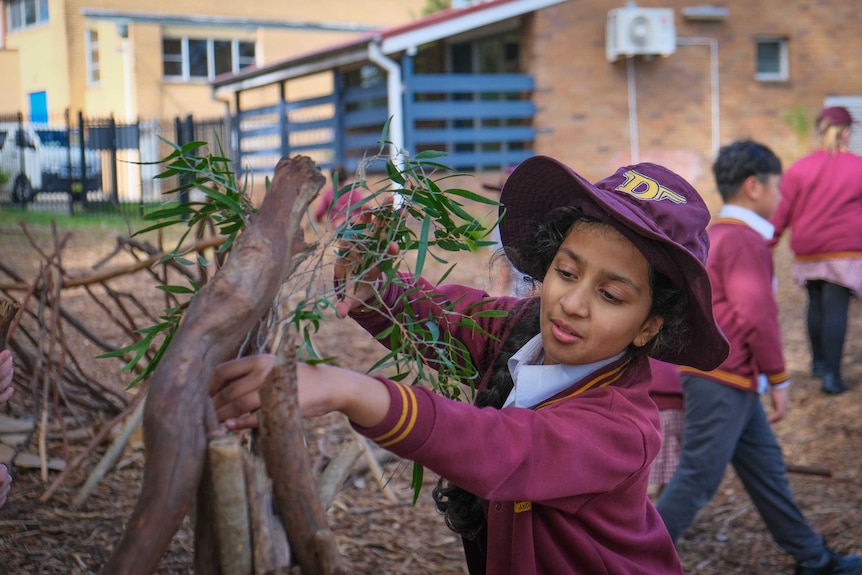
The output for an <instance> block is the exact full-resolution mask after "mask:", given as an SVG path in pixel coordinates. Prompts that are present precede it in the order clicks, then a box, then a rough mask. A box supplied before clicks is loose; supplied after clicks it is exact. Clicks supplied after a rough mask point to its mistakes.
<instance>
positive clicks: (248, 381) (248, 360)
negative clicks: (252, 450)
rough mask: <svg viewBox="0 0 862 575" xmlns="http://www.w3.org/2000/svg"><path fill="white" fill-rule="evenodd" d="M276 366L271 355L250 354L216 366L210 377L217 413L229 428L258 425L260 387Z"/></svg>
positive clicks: (219, 418)
mask: <svg viewBox="0 0 862 575" xmlns="http://www.w3.org/2000/svg"><path fill="white" fill-rule="evenodd" d="M273 365H275V356H274V355H270V354H259V355H248V356H245V357H241V358H239V359H234V360H231V361H227V362H225V363H223V364H221V365H219V366H218V367H216V370H215V372H214V373H213V377H212V379H211V380H210V396H211V397H212V398H213V405H214V406H215V410H216V416H217V417H218V420H219V421H220V422H222V423H224V424H225V426H226V427H227V428H228V429H250V428H253V427H257V426H258V421H257V412H258V410H259V409H260V386H261V385H262V384H263V382H264V380H266V377H267V375H269V372H270V371H271V370H272V366H273Z"/></svg>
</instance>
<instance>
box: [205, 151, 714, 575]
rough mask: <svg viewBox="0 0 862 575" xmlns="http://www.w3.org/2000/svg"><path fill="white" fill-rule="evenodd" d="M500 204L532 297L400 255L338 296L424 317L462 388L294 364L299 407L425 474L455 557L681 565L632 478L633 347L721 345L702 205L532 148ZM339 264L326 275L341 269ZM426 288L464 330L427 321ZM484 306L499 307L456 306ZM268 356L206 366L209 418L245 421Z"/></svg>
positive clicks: (231, 423) (369, 324) (637, 394)
mask: <svg viewBox="0 0 862 575" xmlns="http://www.w3.org/2000/svg"><path fill="white" fill-rule="evenodd" d="M501 203H502V204H503V207H502V208H501V210H505V212H504V216H503V218H502V221H501V223H500V232H501V238H502V243H503V246H504V248H505V250H506V254H507V256H508V257H509V259H510V260H511V261H512V263H513V265H514V266H515V267H516V268H517V269H518V270H519V271H520V272H521V273H523V274H524V275H526V276H530V277H533V278H536V279H537V280H539V281H540V282H541V284H540V288H539V296H538V297H534V298H528V299H518V298H512V297H501V298H491V297H489V296H488V294H487V293H485V292H483V291H481V290H477V289H472V288H469V287H465V286H455V285H442V286H435V285H433V284H431V283H430V282H427V281H425V280H424V279H422V278H415V277H412V276H409V275H407V274H402V275H401V276H400V278H399V281H390V282H387V283H385V284H384V285H383V287H381V288H380V289H379V291H378V289H377V288H376V287H375V283H376V281H375V280H376V279H377V277H378V276H379V275H380V270H371V271H370V272H367V275H366V276H365V277H364V279H365V280H368V281H362V282H354V284H353V285H354V286H355V287H354V288H353V290H354V291H352V292H351V295H350V297H348V298H347V299H345V300H343V301H341V302H339V304H338V308H339V310H340V311H341V312H342V313H343V314H349V315H350V316H351V317H352V318H353V319H354V320H356V321H357V322H359V323H360V324H361V325H362V326H363V327H364V328H365V329H367V330H368V331H369V332H371V333H374V334H376V333H380V332H381V331H382V330H384V329H387V328H388V327H389V326H391V325H392V322H391V320H390V319H389V316H386V315H383V314H382V313H380V312H378V311H377V310H378V309H380V308H381V307H383V306H385V307H386V309H387V310H390V311H392V310H394V312H395V313H396V316H397V314H398V313H409V314H410V315H411V317H412V318H414V319H415V318H427V320H428V321H436V322H438V327H439V330H440V331H441V332H446V333H448V334H449V335H450V336H451V337H453V338H457V339H458V340H460V341H461V342H462V343H463V344H464V346H465V348H466V349H467V350H468V351H469V353H470V356H471V360H472V362H473V365H474V366H475V367H476V368H477V370H478V373H479V375H480V383H479V384H478V386H477V389H478V390H479V393H478V394H477V397H476V401H475V404H469V403H466V402H462V401H455V400H451V399H448V398H445V397H442V396H440V395H437V394H435V393H433V392H431V391H430V390H428V389H425V388H422V387H418V386H409V385H404V384H401V383H397V382H393V381H392V380H390V379H387V378H386V377H383V376H371V375H367V374H364V373H358V372H355V371H352V370H349V369H342V368H338V367H334V366H331V365H314V366H312V365H307V364H302V363H301V364H299V365H298V366H297V376H298V386H299V391H298V393H299V403H300V408H301V410H302V413H303V416H305V417H314V416H318V415H323V414H326V413H329V412H332V411H339V412H342V413H344V414H345V415H346V416H347V417H348V418H349V419H350V421H351V422H352V423H353V425H354V426H355V428H356V429H357V430H358V431H359V432H360V433H362V434H364V435H366V436H367V437H369V438H371V439H372V440H373V441H375V442H377V443H378V444H379V445H381V446H382V447H385V448H386V449H389V450H390V451H392V452H393V453H395V454H397V455H399V456H401V457H405V458H408V459H411V460H414V461H416V462H418V463H420V464H422V465H423V466H425V467H426V468H428V469H431V470H433V471H434V472H436V473H438V474H439V475H440V476H441V477H443V478H445V480H443V479H441V481H440V483H439V484H438V488H437V489H436V491H435V499H436V500H437V503H438V507H439V508H440V510H441V511H443V512H444V514H445V516H446V522H447V524H448V525H449V526H450V527H451V528H452V529H453V530H455V531H456V532H458V533H459V534H460V535H461V536H462V539H463V541H464V548H465V553H466V558H467V564H468V567H469V570H470V573H472V574H479V573H489V574H501V573H511V574H517V575H529V574H531V573H548V574H556V573H569V574H585V575H593V574H598V573H613V574H615V575H616V574H620V575H622V574H644V575H647V574H649V575H660V574H678V573H681V567H680V563H679V559H678V557H677V554H676V551H675V549H674V546H673V543H672V542H671V540H670V537H669V536H668V533H667V531H666V529H665V528H664V526H663V524H662V521H661V518H660V517H659V515H658V513H657V512H656V510H655V508H654V507H653V505H652V504H651V502H650V501H649V498H648V497H647V484H648V480H649V471H650V464H651V463H652V460H653V459H654V458H655V456H656V454H657V453H658V450H659V447H660V444H661V432H660V429H659V414H658V409H657V408H656V405H655V403H654V402H653V401H652V400H651V399H650V396H649V391H650V388H649V380H650V367H649V362H648V359H647V358H648V356H654V357H656V358H659V359H663V360H666V361H669V362H673V363H686V364H689V365H697V366H700V367H701V368H702V369H713V368H714V367H716V366H717V365H719V364H720V363H721V362H722V360H723V359H724V358H725V356H726V355H727V353H728V344H727V341H726V340H725V338H724V336H723V335H722V334H721V332H720V330H719V329H718V328H717V327H716V324H715V321H714V319H713V315H712V307H711V304H710V301H711V289H710V283H709V280H708V277H707V275H706V271H705V269H704V267H703V263H704V261H705V259H706V251H707V246H708V242H707V237H706V234H705V227H706V225H707V223H708V222H709V211H708V209H707V207H706V205H705V204H704V202H703V200H702V199H701V198H700V196H699V195H698V194H697V192H696V191H695V190H694V189H693V188H692V187H691V186H690V185H689V184H688V183H687V182H686V181H685V180H683V179H682V178H681V177H679V176H678V175H677V174H674V173H673V172H671V171H669V170H667V169H665V168H663V167H661V166H657V165H654V164H638V165H635V166H627V167H623V168H620V169H619V170H618V171H617V172H616V173H615V174H613V175H612V176H610V177H608V178H606V179H604V180H602V181H600V182H598V183H597V184H595V185H593V184H591V183H589V182H588V181H586V180H585V179H584V178H582V177H581V176H579V175H578V174H576V173H575V172H574V171H572V170H571V169H570V168H568V167H567V166H565V165H563V164H561V163H559V162H557V161H555V160H553V159H551V158H547V157H533V158H530V159H528V160H526V161H525V162H523V163H522V164H520V165H519V166H518V167H517V168H516V169H515V170H514V171H513V173H512V174H511V175H510V176H509V178H508V179H507V181H506V184H505V186H504V188H503V191H502V194H501ZM347 253H349V250H348V252H347ZM341 264H342V265H341V266H336V269H337V270H340V271H337V272H336V275H339V276H340V277H338V278H337V280H338V281H343V280H345V279H347V278H346V275H347V274H346V270H348V269H350V265H349V262H347V261H343V262H341ZM408 293H409V294H410V295H409V298H410V305H409V306H403V301H404V298H403V297H402V296H405V294H408ZM405 297H406V296H405ZM444 302H455V308H456V310H457V311H460V312H461V313H463V314H465V315H471V317H472V319H473V321H475V323H476V324H479V326H480V327H481V328H482V330H481V331H480V330H476V329H473V328H471V327H469V324H468V323H467V322H458V321H450V320H447V318H449V317H451V314H447V313H443V303H444ZM407 310H409V312H408V311H407ZM486 310H503V311H506V312H508V313H507V315H505V317H501V315H500V314H478V315H476V314H477V313H478V312H480V311H486ZM486 334H490V335H491V336H492V337H488V335H486ZM441 338H442V335H441ZM386 339H388V338H386ZM433 354H434V350H433V349H431V350H429V354H428V358H427V359H428V361H429V364H431V365H432V366H433V362H434V355H433ZM273 361H274V360H273V358H272V357H271V356H252V357H247V358H242V359H239V360H235V361H232V362H229V363H227V364H224V365H223V366H221V367H220V368H219V369H218V370H217V372H216V375H215V376H214V378H213V382H212V387H211V391H212V394H213V397H214V402H215V406H216V409H217V413H218V416H219V418H220V420H222V421H224V422H225V423H226V425H227V426H228V428H231V429H241V428H243V427H251V426H254V425H256V423H257V419H256V414H255V413H254V412H255V411H256V410H257V409H258V408H259V406H260V397H259V394H258V389H259V387H260V385H261V383H262V381H263V380H264V379H265V377H266V375H267V373H268V372H269V370H270V368H271V366H272V365H273Z"/></svg>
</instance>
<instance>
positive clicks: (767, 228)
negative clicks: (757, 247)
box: [718, 204, 775, 240]
mask: <svg viewBox="0 0 862 575" xmlns="http://www.w3.org/2000/svg"><path fill="white" fill-rule="evenodd" d="M718 217H719V218H732V219H734V220H741V221H743V222H745V223H746V224H748V226H749V227H750V228H752V229H753V230H754V231H756V232H757V233H758V234H760V235H761V236H763V238H764V239H767V240H771V239H772V236H774V235H775V226H773V225H772V224H770V223H769V220H767V219H764V218H762V217H760V216H759V215H757V214H756V213H754V212H753V211H751V210H749V209H748V208H743V207H741V206H735V205H732V204H727V205H724V206H722V207H721V211H719V212H718Z"/></svg>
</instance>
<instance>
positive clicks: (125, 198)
mask: <svg viewBox="0 0 862 575" xmlns="http://www.w3.org/2000/svg"><path fill="white" fill-rule="evenodd" d="M230 123H231V120H230V119H229V118H226V117H220V118H207V119H200V118H194V117H192V116H187V117H185V118H176V119H175V120H173V121H162V120H150V121H138V122H135V123H120V122H117V121H116V120H115V119H114V118H113V117H108V118H84V117H83V115H82V114H78V115H77V117H70V116H69V115H68V114H67V115H65V116H64V117H63V118H59V119H55V120H54V121H49V122H47V123H33V122H26V121H24V119H23V116H22V115H21V114H17V115H12V116H0V204H3V205H13V204H17V205H21V206H24V207H26V209H28V210H33V211H48V212H57V213H69V214H75V213H93V212H97V213H98V212H103V213H116V212H118V211H125V212H133V211H139V210H140V209H141V208H142V207H143V206H145V205H152V204H154V203H158V202H161V201H164V200H165V199H166V197H165V194H166V193H168V192H170V190H172V189H174V188H176V187H177V185H178V181H177V180H176V178H158V179H157V178H155V176H156V175H157V174H159V173H161V172H162V171H163V166H162V165H161V164H160V163H159V162H160V161H161V160H163V159H164V158H165V157H166V156H168V155H169V154H170V153H171V152H172V151H173V147H172V145H171V144H175V145H179V146H182V145H184V144H186V143H188V142H191V141H203V142H206V143H207V146H206V148H204V150H203V151H202V152H203V153H212V154H219V155H224V156H226V157H228V158H231V159H233V158H235V154H234V151H233V144H232V138H231V129H230ZM178 199H179V200H186V199H187V198H178Z"/></svg>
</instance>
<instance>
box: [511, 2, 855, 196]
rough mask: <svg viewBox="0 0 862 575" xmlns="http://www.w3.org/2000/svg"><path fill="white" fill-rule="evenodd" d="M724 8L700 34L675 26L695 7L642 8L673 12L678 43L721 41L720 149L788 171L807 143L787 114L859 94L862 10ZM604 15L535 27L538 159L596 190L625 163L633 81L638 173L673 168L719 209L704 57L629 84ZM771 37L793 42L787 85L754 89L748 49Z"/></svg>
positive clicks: (703, 52)
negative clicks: (750, 153)
mask: <svg viewBox="0 0 862 575" xmlns="http://www.w3.org/2000/svg"><path fill="white" fill-rule="evenodd" d="M623 4H624V3H623V2H620V3H619V4H618V6H616V5H614V6H610V7H622V5H623ZM694 4H697V3H694ZM720 4H723V5H727V6H729V17H728V18H727V20H726V21H724V22H720V23H719V22H711V23H704V22H698V23H695V22H687V21H685V20H683V18H682V16H681V9H682V8H683V7H684V6H690V5H693V3H691V2H686V1H670V0H655V1H652V2H649V3H647V2H641V3H640V5H641V6H642V7H670V8H673V9H674V13H675V23H676V32H677V37H678V38H689V39H694V38H711V39H715V40H716V42H717V45H718V64H719V70H720V74H719V76H720V78H719V83H718V94H719V101H720V127H719V133H718V134H719V143H720V144H721V145H723V144H727V143H730V142H731V141H733V140H735V139H739V138H748V137H750V138H753V139H756V140H759V141H761V142H763V143H765V144H767V145H768V146H770V147H772V148H773V150H774V151H775V152H776V153H777V154H778V155H779V156H780V157H781V158H782V159H783V160H784V162H785V165H786V164H787V163H788V162H790V161H792V160H794V159H796V158H798V157H799V156H800V155H801V154H802V153H805V152H807V151H808V150H809V149H810V146H812V145H813V139H808V138H803V140H802V141H801V143H800V141H799V140H798V137H797V134H796V133H795V132H794V131H793V130H792V129H791V128H790V127H789V125H788V124H787V123H786V122H785V121H784V120H783V119H782V115H783V114H785V113H787V112H789V111H791V110H792V109H793V108H794V107H796V106H799V105H801V106H803V107H804V109H805V111H806V112H807V113H808V115H809V117H812V118H813V117H814V116H815V115H816V114H817V112H818V111H819V110H820V108H821V107H822V106H823V102H824V99H825V98H826V97H827V96H828V95H833V94H837V95H860V94H862V83H860V82H859V78H860V77H862V56H860V54H862V35H859V34H858V30H860V29H862V2H859V1H856V0H820V1H818V2H812V1H802V0H798V1H787V0H758V1H757V2H727V3H720ZM608 9H609V6H608V3H607V2H605V1H602V0H578V1H570V2H565V3H563V4H560V5H558V6H555V7H552V8H548V9H545V10H543V11H541V12H540V13H538V14H537V17H536V18H535V27H534V33H535V36H534V40H533V46H532V50H531V53H530V54H529V55H528V57H527V62H528V65H529V67H530V71H531V72H532V73H533V74H534V75H535V77H536V84H537V93H536V102H537V104H538V108H539V112H538V115H537V119H536V120H537V128H538V129H539V133H540V135H539V137H538V141H537V145H536V148H537V152H538V153H542V154H548V155H552V156H556V157H558V158H560V159H562V160H563V161H566V162H568V163H570V164H571V165H572V166H573V167H574V168H575V169H576V170H578V169H579V170H582V173H583V174H584V175H585V176H586V177H588V178H590V179H593V180H595V179H598V178H601V177H604V176H606V175H608V174H610V173H611V172H612V171H613V170H614V169H615V168H616V167H618V166H620V165H623V164H626V163H629V162H630V160H631V157H632V146H631V141H630V139H629V133H630V121H631V116H630V114H629V98H628V92H629V87H630V85H631V84H630V83H631V82H632V81H633V82H634V86H636V89H637V98H636V101H637V130H638V141H637V147H636V148H635V150H636V152H637V153H638V155H639V159H640V161H655V162H659V163H663V164H666V165H668V166H669V167H672V168H673V169H675V170H676V171H678V172H679V173H680V174H682V175H683V176H685V177H687V178H688V179H689V180H691V181H692V182H693V183H694V184H695V185H696V186H697V187H698V189H700V190H701V192H702V193H703V194H704V196H705V197H707V200H708V201H709V202H710V204H711V207H717V206H718V204H719V203H720V200H719V199H718V196H717V193H716V192H715V191H714V185H713V183H712V176H711V172H710V170H711V162H712V159H713V155H714V154H713V152H714V150H713V148H712V140H713V134H712V130H711V125H712V114H711V94H712V84H711V80H710V63H711V59H710V48H709V47H708V46H706V45H685V46H678V47H677V50H676V52H675V53H674V54H673V55H671V56H669V57H668V58H654V59H652V60H646V59H644V58H637V59H636V60H635V63H634V70H633V74H630V73H629V70H628V65H627V63H626V62H625V61H618V62H615V63H609V62H607V60H606V57H605V52H604V50H605V22H606V17H607V11H608ZM769 35H771V36H778V37H786V38H787V39H788V46H789V69H790V77H789V80H788V81H785V82H760V81H756V80H755V79H754V72H755V41H754V40H755V38H756V37H758V36H769Z"/></svg>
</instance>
